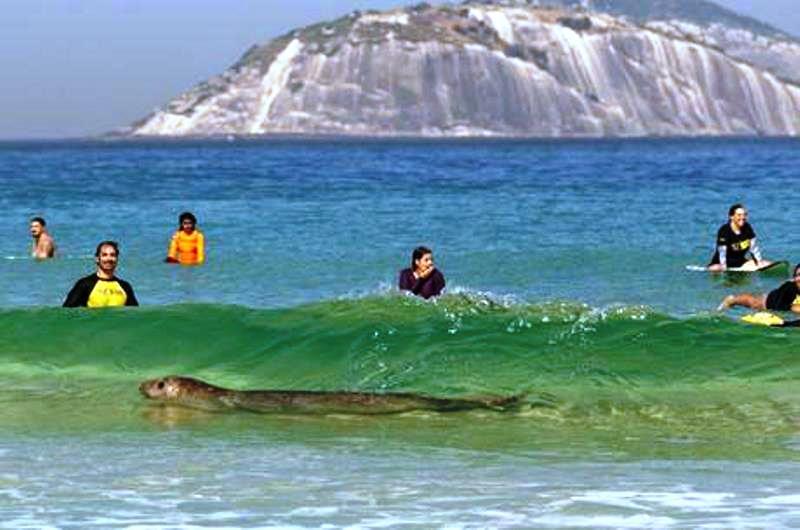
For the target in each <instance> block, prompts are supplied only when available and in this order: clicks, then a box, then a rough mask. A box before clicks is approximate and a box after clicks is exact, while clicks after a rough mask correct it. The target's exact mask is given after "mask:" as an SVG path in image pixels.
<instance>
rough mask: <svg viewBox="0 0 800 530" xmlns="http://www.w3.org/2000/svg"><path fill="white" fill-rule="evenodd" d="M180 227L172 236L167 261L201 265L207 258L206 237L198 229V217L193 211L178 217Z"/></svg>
mask: <svg viewBox="0 0 800 530" xmlns="http://www.w3.org/2000/svg"><path fill="white" fill-rule="evenodd" d="M178 225H179V226H180V228H179V229H178V231H177V232H175V234H174V235H173V236H172V241H170V243H169V252H168V253H167V259H166V260H165V261H166V262H167V263H180V264H181V265H200V264H201V263H203V262H204V261H205V260H206V250H205V247H206V245H205V238H204V237H203V233H202V232H200V230H198V229H197V218H196V217H195V216H194V215H193V214H192V213H191V212H183V213H182V214H181V215H180V216H179V217H178Z"/></svg>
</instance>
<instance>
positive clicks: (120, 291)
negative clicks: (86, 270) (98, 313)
mask: <svg viewBox="0 0 800 530" xmlns="http://www.w3.org/2000/svg"><path fill="white" fill-rule="evenodd" d="M94 256H95V257H94V261H95V263H96V264H97V271H95V272H94V273H93V274H90V275H89V276H86V277H85V278H81V279H80V280H78V281H77V282H75V285H74V286H73V287H72V290H71V291H70V292H69V294H67V299H66V300H64V307H112V306H123V305H129V306H130V305H139V301H138V300H136V295H135V294H133V287H131V284H129V283H128V282H126V281H125V280H122V279H120V278H117V277H116V276H115V275H114V271H116V269H117V262H118V260H119V246H117V244H116V243H115V242H114V241H103V242H102V243H100V244H99V245H97V250H95V253H94Z"/></svg>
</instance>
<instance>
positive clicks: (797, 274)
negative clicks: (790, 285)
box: [792, 263, 800, 278]
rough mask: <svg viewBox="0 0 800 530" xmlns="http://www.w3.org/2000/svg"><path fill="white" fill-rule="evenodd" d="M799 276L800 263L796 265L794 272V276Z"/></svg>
mask: <svg viewBox="0 0 800 530" xmlns="http://www.w3.org/2000/svg"><path fill="white" fill-rule="evenodd" d="M798 276H800V263H798V264H797V265H796V266H795V268H794V272H793V273H792V277H794V278H797V277H798Z"/></svg>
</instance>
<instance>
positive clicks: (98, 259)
mask: <svg viewBox="0 0 800 530" xmlns="http://www.w3.org/2000/svg"><path fill="white" fill-rule="evenodd" d="M118 260H119V245H118V244H117V242H116V241H101V242H100V244H98V245H97V249H95V251H94V261H95V263H96V264H97V275H98V276H100V277H101V278H111V277H113V276H114V271H115V270H116V269H117V261H118Z"/></svg>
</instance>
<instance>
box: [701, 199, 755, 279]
mask: <svg viewBox="0 0 800 530" xmlns="http://www.w3.org/2000/svg"><path fill="white" fill-rule="evenodd" d="M728 219H729V221H728V222H727V223H725V224H724V225H722V226H721V227H720V228H719V230H718V231H717V244H716V251H715V252H714V255H713V256H712V257H711V263H709V264H708V270H710V271H714V272H722V271H725V270H728V269H729V268H738V269H744V270H754V271H755V270H758V269H760V268H763V267H766V266H768V265H769V264H770V263H771V262H770V261H767V260H764V259H762V258H761V249H759V247H758V240H757V239H756V233H755V230H753V227H752V226H750V223H748V222H747V209H745V207H744V205H742V204H734V205H733V206H731V207H730V209H729V210H728ZM748 255H750V256H751V258H748Z"/></svg>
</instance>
